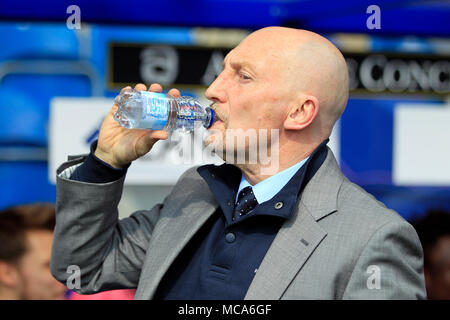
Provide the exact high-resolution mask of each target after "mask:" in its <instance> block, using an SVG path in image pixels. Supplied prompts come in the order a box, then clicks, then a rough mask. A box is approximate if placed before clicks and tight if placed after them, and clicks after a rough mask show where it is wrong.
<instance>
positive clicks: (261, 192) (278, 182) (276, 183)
mask: <svg viewBox="0 0 450 320" xmlns="http://www.w3.org/2000/svg"><path fill="white" fill-rule="evenodd" d="M308 158H309V157H308ZM308 158H306V159H303V160H302V161H300V162H298V163H296V164H294V165H293V166H291V167H289V168H287V169H285V170H283V171H281V172H278V173H277V174H275V175H273V176H271V177H269V178H267V179H265V180H263V181H261V182H259V183H257V184H255V185H254V186H252V185H251V184H250V183H249V182H248V181H247V179H245V177H244V175H242V177H241V183H240V184H239V188H238V192H237V193H236V199H235V202H236V201H237V198H238V195H239V192H241V190H242V189H244V188H245V187H248V186H250V187H252V189H253V194H254V195H255V198H256V200H258V203H263V202H266V201H268V200H270V199H272V198H273V197H274V196H275V195H276V194H277V193H278V192H280V190H281V189H283V187H284V186H285V185H286V184H287V183H288V182H289V180H290V179H291V178H292V177H293V176H294V174H295V173H296V172H297V171H298V170H299V169H300V168H301V167H302V166H303V164H304V163H305V162H306V161H307V160H308Z"/></svg>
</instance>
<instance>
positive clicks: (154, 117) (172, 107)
mask: <svg viewBox="0 0 450 320" xmlns="http://www.w3.org/2000/svg"><path fill="white" fill-rule="evenodd" d="M115 103H116V104H117V106H118V107H119V108H118V110H117V111H116V112H115V113H114V119H115V120H116V121H117V122H118V123H119V124H120V125H121V126H123V127H125V128H128V129H151V130H163V129H164V130H165V131H167V132H172V131H174V130H181V131H184V132H192V131H193V130H194V129H195V128H198V127H200V126H201V125H203V127H205V128H209V127H210V126H211V125H212V123H213V122H214V111H213V110H212V109H211V108H209V107H207V108H205V107H203V106H202V105H201V104H200V103H199V102H198V101H197V100H195V99H194V98H191V97H180V98H174V97H170V96H167V95H165V94H163V93H157V92H149V91H136V90H134V89H128V90H124V91H123V92H122V93H121V94H120V95H118V96H117V97H116V100H115Z"/></svg>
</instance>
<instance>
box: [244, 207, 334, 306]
mask: <svg viewBox="0 0 450 320" xmlns="http://www.w3.org/2000/svg"><path fill="white" fill-rule="evenodd" d="M297 211H298V212H297V213H296V216H297V215H299V216H298V218H297V219H295V221H294V222H292V220H289V221H290V223H285V224H284V225H283V226H282V227H281V229H280V231H279V232H278V234H277V236H276V237H275V239H274V242H273V243H272V245H271V246H270V248H269V250H268V252H267V254H266V256H265V257H264V259H263V261H262V263H261V265H260V267H259V269H258V271H257V272H256V275H255V278H254V279H253V281H252V283H251V285H250V287H249V289H248V291H247V294H246V296H245V299H246V300H255V299H257V300H278V299H280V297H281V296H282V295H283V292H284V291H285V290H286V288H287V287H288V286H289V284H290V282H291V281H292V279H293V278H294V277H295V275H296V274H297V272H298V271H299V270H300V269H301V267H302V266H303V264H304V263H305V262H306V260H307V259H308V257H309V256H310V255H311V254H312V252H313V251H314V249H315V248H316V247H317V246H318V245H319V243H320V242H321V241H322V239H323V238H324V237H325V236H326V232H325V231H323V230H322V229H321V228H320V227H319V225H318V224H317V223H316V221H315V220H314V219H313V218H312V217H311V215H309V214H308V213H307V212H305V211H304V210H303V209H301V210H297Z"/></svg>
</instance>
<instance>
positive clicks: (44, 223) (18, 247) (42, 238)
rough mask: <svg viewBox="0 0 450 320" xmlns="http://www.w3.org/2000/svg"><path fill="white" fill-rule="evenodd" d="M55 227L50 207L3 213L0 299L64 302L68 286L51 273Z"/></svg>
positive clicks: (22, 207)
mask: <svg viewBox="0 0 450 320" xmlns="http://www.w3.org/2000/svg"><path fill="white" fill-rule="evenodd" d="M54 226H55V208H54V206H53V205H51V204H30V205H20V206H15V207H12V208H9V209H6V210H3V211H2V212H0V299H1V300H53V299H64V298H65V293H66V287H65V286H64V285H62V284H61V283H59V282H58V281H56V280H55V278H53V276H52V275H51V273H50V253H51V248H52V241H53V228H54Z"/></svg>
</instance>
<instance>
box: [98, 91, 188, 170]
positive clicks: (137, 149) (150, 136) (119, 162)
mask: <svg viewBox="0 0 450 320" xmlns="http://www.w3.org/2000/svg"><path fill="white" fill-rule="evenodd" d="M125 89H130V87H126V88H123V89H122V91H121V93H122V92H123V90H125ZM134 89H135V90H139V91H144V90H147V88H146V86H145V85H143V84H137V85H136V86H135V87H134ZM149 91H152V92H162V86H161V85H160V84H155V83H154V84H152V85H151V86H150V88H149ZM169 95H171V96H173V97H179V96H180V92H179V91H178V90H177V89H172V90H170V91H169ZM117 109H118V106H117V105H116V104H114V105H113V107H112V108H111V110H110V111H109V113H108V115H107V116H106V118H105V120H104V121H103V124H102V127H101V128H100V134H99V137H98V144H97V149H96V150H95V156H96V157H98V158H99V159H101V160H103V161H104V162H106V163H108V164H109V165H111V166H112V167H114V168H123V167H125V166H126V165H128V164H129V163H130V162H132V161H134V160H136V159H137V158H139V157H142V156H143V155H145V154H146V153H147V152H149V151H150V150H151V148H152V147H153V145H154V144H155V143H156V142H157V141H158V140H165V139H167V138H168V136H169V135H168V133H167V132H166V131H164V130H147V129H126V128H124V127H122V126H121V125H120V124H119V123H118V122H117V121H115V120H114V117H113V115H114V112H116V110H117Z"/></svg>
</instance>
